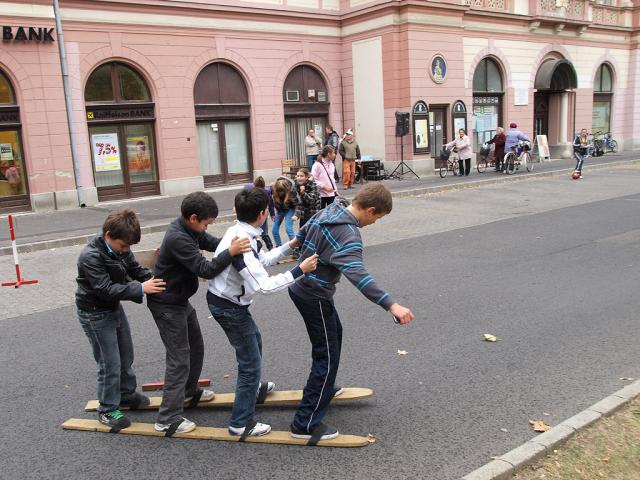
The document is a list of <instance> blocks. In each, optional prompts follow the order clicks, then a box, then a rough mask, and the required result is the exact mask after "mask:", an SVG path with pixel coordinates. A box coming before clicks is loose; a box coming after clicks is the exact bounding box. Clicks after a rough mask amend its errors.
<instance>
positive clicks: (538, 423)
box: [529, 420, 551, 432]
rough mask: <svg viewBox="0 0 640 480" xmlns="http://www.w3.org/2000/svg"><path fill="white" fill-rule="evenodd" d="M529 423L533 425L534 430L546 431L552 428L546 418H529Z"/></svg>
mask: <svg viewBox="0 0 640 480" xmlns="http://www.w3.org/2000/svg"><path fill="white" fill-rule="evenodd" d="M529 423H530V424H531V426H533V431H534V432H546V431H547V430H550V429H551V427H550V426H549V425H547V424H546V423H544V420H529Z"/></svg>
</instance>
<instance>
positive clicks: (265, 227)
mask: <svg viewBox="0 0 640 480" xmlns="http://www.w3.org/2000/svg"><path fill="white" fill-rule="evenodd" d="M260 228H261V229H262V235H260V238H262V241H263V242H264V246H265V248H266V249H267V250H271V249H273V242H272V241H271V237H270V236H269V220H265V221H264V223H263V224H262V227H260Z"/></svg>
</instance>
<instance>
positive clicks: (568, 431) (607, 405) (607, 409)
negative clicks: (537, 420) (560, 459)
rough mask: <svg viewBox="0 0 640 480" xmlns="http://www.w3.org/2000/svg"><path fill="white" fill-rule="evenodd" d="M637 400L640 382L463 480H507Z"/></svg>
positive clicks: (610, 396) (628, 386) (632, 384)
mask: <svg viewBox="0 0 640 480" xmlns="http://www.w3.org/2000/svg"><path fill="white" fill-rule="evenodd" d="M637 397H640V380H636V381H635V382H633V383H631V384H629V385H627V386H626V387H624V388H623V389H621V390H618V391H617V392H615V393H614V394H613V395H609V396H608V397H606V398H605V399H604V400H600V401H599V402H597V403H594V404H593V405H591V406H590V407H589V408H587V409H586V410H583V411H582V412H580V413H578V414H577V415H574V416H573V417H571V418H568V419H567V420H565V421H564V422H562V423H559V424H558V425H556V426H555V427H553V428H551V429H550V430H548V431H546V432H544V433H541V434H540V435H538V436H537V437H534V438H532V439H531V440H529V441H527V442H525V443H523V444H522V445H520V446H519V447H517V448H514V449H513V450H511V451H510V452H507V453H505V454H504V455H501V456H500V457H497V458H496V459H495V460H492V461H491V462H489V463H487V464H485V465H483V466H482V467H480V468H478V469H477V470H474V471H473V472H471V473H469V474H467V475H465V476H464V477H462V480H508V479H510V478H512V477H513V474H514V473H516V472H517V471H518V470H521V469H522V468H523V467H525V466H526V465H528V464H530V463H532V462H534V461H535V460H537V459H538V458H540V457H543V456H545V455H547V454H548V453H550V452H551V451H553V449H554V448H556V447H558V446H559V445H560V444H562V443H564V442H566V441H567V440H568V439H569V438H570V437H571V436H573V434H574V433H576V432H578V431H580V430H584V429H585V428H586V427H588V426H589V425H591V424H593V423H595V422H596V421H598V420H599V419H601V418H602V417H608V416H609V415H611V414H612V413H614V412H616V411H617V410H619V409H620V408H622V407H624V406H625V405H626V404H627V403H629V402H630V401H631V400H634V399H635V398H637Z"/></svg>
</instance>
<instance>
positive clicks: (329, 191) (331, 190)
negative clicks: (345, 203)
mask: <svg viewBox="0 0 640 480" xmlns="http://www.w3.org/2000/svg"><path fill="white" fill-rule="evenodd" d="M335 158H336V151H335V150H334V149H333V147H332V146H331V145H327V146H326V147H324V148H323V149H322V154H320V155H318V158H316V161H315V162H314V163H313V167H312V168H311V176H312V177H313V178H314V179H315V181H316V184H317V185H318V190H319V191H320V208H324V207H326V206H327V205H329V204H330V203H333V201H334V200H335V198H336V195H337V194H338V189H337V187H336V183H335V181H334V178H335V177H334V174H335V172H336V166H335V164H334V163H333V161H334V160H335Z"/></svg>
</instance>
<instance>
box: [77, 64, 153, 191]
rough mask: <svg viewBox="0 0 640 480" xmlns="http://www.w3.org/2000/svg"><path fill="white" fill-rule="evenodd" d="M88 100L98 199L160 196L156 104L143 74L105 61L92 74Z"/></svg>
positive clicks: (87, 86) (89, 82)
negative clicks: (156, 146)
mask: <svg viewBox="0 0 640 480" xmlns="http://www.w3.org/2000/svg"><path fill="white" fill-rule="evenodd" d="M84 98H85V103H86V112H87V122H88V124H89V140H90V142H91V155H92V158H93V169H94V177H95V183H96V187H97V188H98V199H100V200H112V199H119V198H131V197H140V196H145V195H157V194H159V193H160V187H159V184H158V175H157V161H156V148H155V138H154V123H155V121H154V120H155V116H154V104H153V101H152V99H151V93H150V92H149V87H148V86H147V82H146V81H145V80H144V78H143V77H142V75H140V73H138V72H137V71H136V70H135V69H134V68H132V67H130V66H129V65H125V64H124V63H120V62H110V63H106V64H104V65H101V66H99V67H98V68H96V69H95V70H94V71H93V72H92V73H91V75H90V76H89V79H88V80H87V84H86V85H85V89H84Z"/></svg>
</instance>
